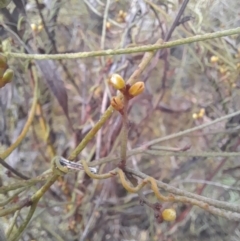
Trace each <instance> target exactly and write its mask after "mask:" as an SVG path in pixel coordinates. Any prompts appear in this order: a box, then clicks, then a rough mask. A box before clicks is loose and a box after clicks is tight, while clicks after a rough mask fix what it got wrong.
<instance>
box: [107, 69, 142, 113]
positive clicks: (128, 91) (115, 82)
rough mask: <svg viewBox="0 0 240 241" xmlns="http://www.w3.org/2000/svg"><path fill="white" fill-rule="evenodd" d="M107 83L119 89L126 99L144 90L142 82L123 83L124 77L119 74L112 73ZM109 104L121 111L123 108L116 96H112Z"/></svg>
mask: <svg viewBox="0 0 240 241" xmlns="http://www.w3.org/2000/svg"><path fill="white" fill-rule="evenodd" d="M109 83H110V84H111V85H112V86H113V87H114V88H115V89H116V90H119V91H120V92H121V93H122V94H123V95H124V97H125V98H126V99H128V100H130V99H132V98H133V97H135V96H137V95H140V94H141V93H142V92H143V91H144V88H145V86H144V83H143V82H141V81H140V82H136V83H135V84H133V85H131V86H130V85H128V84H126V83H125V81H124V79H123V78H122V77H121V76H120V75H119V74H113V75H112V76H111V77H110V79H109ZM111 105H112V106H113V108H114V109H116V110H117V111H119V112H120V113H121V111H122V110H123V108H124V104H123V102H122V100H121V98H120V97H118V96H116V97H113V98H112V100H111Z"/></svg>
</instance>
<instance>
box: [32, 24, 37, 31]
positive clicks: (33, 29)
mask: <svg viewBox="0 0 240 241" xmlns="http://www.w3.org/2000/svg"><path fill="white" fill-rule="evenodd" d="M31 29H32V31H34V32H36V31H37V25H36V24H35V23H31Z"/></svg>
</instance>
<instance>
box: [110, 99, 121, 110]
mask: <svg viewBox="0 0 240 241" xmlns="http://www.w3.org/2000/svg"><path fill="white" fill-rule="evenodd" d="M111 105H112V107H113V108H114V109H115V110H117V111H121V110H123V107H124V106H123V102H122V100H121V99H120V98H119V97H118V96H116V97H113V98H112V100H111Z"/></svg>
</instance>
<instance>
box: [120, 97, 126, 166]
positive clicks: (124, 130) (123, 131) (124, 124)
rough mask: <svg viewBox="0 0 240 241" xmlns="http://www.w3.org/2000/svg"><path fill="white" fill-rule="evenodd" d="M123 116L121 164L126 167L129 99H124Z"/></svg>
mask: <svg viewBox="0 0 240 241" xmlns="http://www.w3.org/2000/svg"><path fill="white" fill-rule="evenodd" d="M123 105H124V108H123V115H122V130H121V152H120V157H121V164H122V165H123V166H125V165H126V161H127V141H128V99H127V98H126V97H125V96H124V97H123Z"/></svg>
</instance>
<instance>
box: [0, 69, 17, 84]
mask: <svg viewBox="0 0 240 241" xmlns="http://www.w3.org/2000/svg"><path fill="white" fill-rule="evenodd" d="M13 76H14V72H13V70H11V69H7V70H6V71H5V73H4V75H3V77H2V80H3V81H4V82H5V83H10V82H11V81H12V79H13Z"/></svg>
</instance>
